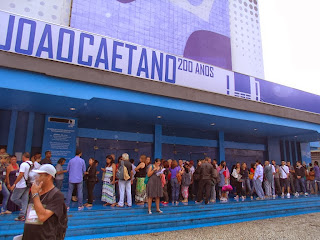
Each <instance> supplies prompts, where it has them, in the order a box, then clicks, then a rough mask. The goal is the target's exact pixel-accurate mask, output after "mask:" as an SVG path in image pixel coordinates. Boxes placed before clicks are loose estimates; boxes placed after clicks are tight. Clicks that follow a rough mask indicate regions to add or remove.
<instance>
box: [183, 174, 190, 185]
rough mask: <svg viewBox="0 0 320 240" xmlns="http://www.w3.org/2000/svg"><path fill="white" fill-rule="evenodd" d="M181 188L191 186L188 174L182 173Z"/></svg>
mask: <svg viewBox="0 0 320 240" xmlns="http://www.w3.org/2000/svg"><path fill="white" fill-rule="evenodd" d="M181 178H182V179H181V181H182V186H190V185H191V175H190V173H186V172H184V173H183V174H182V177H181Z"/></svg>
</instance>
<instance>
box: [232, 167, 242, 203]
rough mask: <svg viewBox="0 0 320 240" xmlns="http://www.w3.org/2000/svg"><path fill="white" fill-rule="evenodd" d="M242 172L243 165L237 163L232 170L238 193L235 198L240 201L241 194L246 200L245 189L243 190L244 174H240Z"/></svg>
mask: <svg viewBox="0 0 320 240" xmlns="http://www.w3.org/2000/svg"><path fill="white" fill-rule="evenodd" d="M240 172H241V165H240V163H239V162H237V163H236V166H235V168H234V169H233V171H232V176H233V178H234V185H235V187H236V191H237V195H236V196H235V198H234V199H235V200H236V201H239V198H240V196H241V199H242V201H244V196H243V194H242V193H243V191H242V176H241V174H240Z"/></svg>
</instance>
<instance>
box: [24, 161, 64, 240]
mask: <svg viewBox="0 0 320 240" xmlns="http://www.w3.org/2000/svg"><path fill="white" fill-rule="evenodd" d="M33 172H35V173H38V176H37V177H36V181H35V182H34V183H33V185H32V187H31V194H32V199H31V201H30V203H29V205H28V209H27V215H26V222H25V225H24V232H23V239H27V240H28V239H32V240H37V239H39V240H40V239H46V240H51V239H54V240H60V239H64V234H65V229H66V223H67V215H66V206H65V203H64V196H63V194H62V193H61V192H60V191H59V190H58V189H57V188H55V187H54V184H53V180H54V177H55V174H56V169H55V167H54V166H52V165H51V164H44V165H42V166H41V167H40V168H39V169H38V170H33ZM61 223H63V224H64V225H63V224H61Z"/></svg>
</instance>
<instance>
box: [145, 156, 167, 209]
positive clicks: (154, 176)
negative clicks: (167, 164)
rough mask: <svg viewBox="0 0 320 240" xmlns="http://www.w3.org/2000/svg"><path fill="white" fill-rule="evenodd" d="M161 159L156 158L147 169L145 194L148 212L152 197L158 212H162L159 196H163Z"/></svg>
mask: <svg viewBox="0 0 320 240" xmlns="http://www.w3.org/2000/svg"><path fill="white" fill-rule="evenodd" d="M160 164H161V160H160V159H159V158H157V159H156V160H155V162H154V164H150V165H149V167H148V171H147V176H148V178H147V179H148V182H147V196H148V213H149V214H152V212H151V205H152V199H153V198H155V199H156V208H157V212H158V213H162V211H161V210H160V198H161V197H163V188H162V182H161V177H162V174H163V170H164V169H162V168H161V167H160Z"/></svg>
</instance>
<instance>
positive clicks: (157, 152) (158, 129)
mask: <svg viewBox="0 0 320 240" xmlns="http://www.w3.org/2000/svg"><path fill="white" fill-rule="evenodd" d="M153 144H154V158H155V159H156V158H160V159H161V158H162V125H159V124H156V125H155V126H154V142H153Z"/></svg>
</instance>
